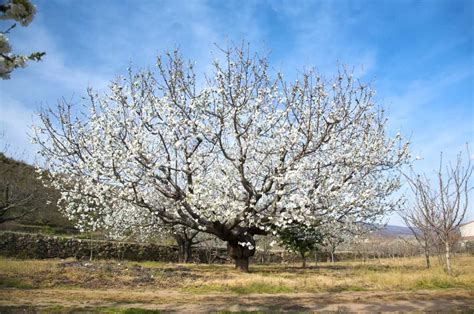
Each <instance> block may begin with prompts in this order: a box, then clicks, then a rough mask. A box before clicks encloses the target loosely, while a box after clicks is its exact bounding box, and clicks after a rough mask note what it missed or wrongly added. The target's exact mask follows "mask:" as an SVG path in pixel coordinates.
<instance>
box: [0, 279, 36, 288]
mask: <svg viewBox="0 0 474 314" xmlns="http://www.w3.org/2000/svg"><path fill="white" fill-rule="evenodd" d="M0 288H16V289H33V288H34V287H33V286H32V285H30V284H29V283H26V282H23V281H21V280H18V279H15V278H2V279H1V280H0Z"/></svg>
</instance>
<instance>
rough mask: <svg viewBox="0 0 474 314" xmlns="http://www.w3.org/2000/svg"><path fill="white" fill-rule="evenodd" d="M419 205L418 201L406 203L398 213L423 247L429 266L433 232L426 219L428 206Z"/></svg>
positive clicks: (428, 266)
mask: <svg viewBox="0 0 474 314" xmlns="http://www.w3.org/2000/svg"><path fill="white" fill-rule="evenodd" d="M420 205H421V203H419V202H416V203H415V204H413V205H412V204H410V205H407V206H405V207H404V208H403V209H402V210H401V211H400V212H399V214H400V217H402V219H403V221H404V222H405V225H406V226H407V227H408V228H409V229H410V230H411V232H412V233H413V236H414V237H415V239H416V241H417V242H418V243H419V244H420V246H421V247H422V248H423V252H424V255H425V261H426V268H430V267H431V262H430V253H431V247H432V246H433V240H434V237H435V234H434V233H433V228H432V225H431V223H430V222H429V220H428V217H429V216H430V213H429V210H428V208H427V207H425V206H420Z"/></svg>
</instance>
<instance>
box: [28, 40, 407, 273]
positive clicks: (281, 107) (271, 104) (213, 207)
mask: <svg viewBox="0 0 474 314" xmlns="http://www.w3.org/2000/svg"><path fill="white" fill-rule="evenodd" d="M222 60H223V61H215V62H214V63H213V67H212V68H213V74H212V75H211V76H205V78H203V79H198V78H197V76H196V74H195V72H194V64H193V63H187V62H184V61H183V59H182V57H181V56H180V54H179V53H178V52H177V51H175V52H173V53H169V54H167V56H165V57H160V58H158V62H157V74H154V73H152V72H150V71H142V72H139V73H136V74H134V73H132V72H131V71H130V73H129V76H128V77H119V78H118V79H116V80H115V81H114V82H112V83H111V84H110V92H109V93H108V94H106V95H99V94H97V93H94V92H93V91H92V90H89V93H88V95H89V97H88V100H86V101H84V103H83V104H82V106H83V107H81V108H76V107H74V106H72V104H71V103H66V102H60V103H59V104H58V107H57V109H54V110H53V109H47V110H44V111H42V112H41V113H40V118H41V121H42V123H41V125H37V126H36V127H35V128H34V130H35V134H36V135H35V136H34V141H35V142H36V143H38V144H39V145H40V151H39V152H40V154H41V155H42V156H44V157H45V158H46V159H47V160H48V165H49V170H50V171H51V173H52V175H53V176H54V177H55V180H54V181H53V182H54V185H55V186H56V187H57V188H59V189H60V190H61V191H62V201H63V202H64V204H65V206H66V207H65V211H66V212H67V213H68V215H70V216H71V217H81V215H83V216H84V217H86V216H88V215H87V214H88V213H89V212H91V211H109V212H110V213H112V214H110V215H109V216H110V217H118V216H120V215H122V214H124V215H127V213H126V212H128V213H129V215H134V216H141V215H154V216H157V217H159V218H160V219H159V220H158V221H163V222H165V223H167V224H176V225H183V226H187V227H189V228H192V229H195V230H199V231H203V232H206V233H209V234H213V235H215V236H217V237H218V238H220V239H222V240H223V241H226V242H227V245H228V253H229V255H230V257H232V258H233V259H234V260H235V264H236V267H237V268H240V269H242V270H248V263H249V257H251V256H253V254H254V252H255V241H254V235H264V234H268V233H269V232H274V233H276V232H277V231H278V230H279V229H281V228H283V227H285V226H286V225H288V224H292V223H293V222H295V221H296V222H298V223H302V224H307V225H311V224H312V223H313V222H314V221H318V223H323V224H326V225H330V224H331V223H332V222H334V221H338V222H341V221H350V222H353V223H357V222H359V221H374V220H377V219H378V218H380V217H381V216H383V215H384V214H385V213H386V212H387V211H389V210H392V209H394V207H395V206H396V200H394V199H388V198H387V196H388V195H390V194H391V193H392V192H393V191H395V190H396V189H397V188H398V187H399V175H398V173H397V171H396V170H397V168H398V167H399V166H401V165H402V164H403V163H404V162H406V160H407V156H408V153H407V150H408V144H407V143H402V140H401V138H400V136H399V135H397V136H395V137H394V138H389V137H388V136H387V135H386V131H385V123H386V119H385V118H384V116H383V111H382V110H380V109H379V108H378V107H377V106H376V104H375V102H374V100H373V95H374V92H373V90H372V89H371V88H370V87H369V86H368V85H365V84H363V83H360V82H359V81H358V80H355V79H354V78H353V77H352V75H351V74H350V73H347V72H346V71H340V73H338V74H337V76H336V77H335V78H334V79H333V80H330V81H329V80H325V79H323V78H322V77H320V76H319V75H318V74H317V73H316V72H315V71H307V72H304V73H302V74H301V76H300V78H299V80H297V81H295V82H292V83H291V82H288V81H286V80H285V79H284V78H283V75H282V74H281V73H275V74H272V73H271V71H270V70H269V66H268V62H267V60H266V59H265V58H262V57H260V56H258V55H256V54H255V55H254V54H252V53H250V52H249V49H248V48H246V47H245V46H244V45H242V46H236V47H231V48H229V49H226V50H223V58H222ZM69 204H75V205H74V206H72V205H71V206H69ZM97 205H101V206H97ZM122 209H126V212H125V211H123V210H122ZM120 212H122V213H120ZM98 214H99V213H98ZM103 214H104V213H101V214H100V215H103ZM89 217H90V216H89ZM117 221H119V220H117Z"/></svg>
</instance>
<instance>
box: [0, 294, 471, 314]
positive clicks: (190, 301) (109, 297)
mask: <svg viewBox="0 0 474 314" xmlns="http://www.w3.org/2000/svg"><path fill="white" fill-rule="evenodd" d="M15 308H16V310H20V309H23V310H25V309H36V310H41V309H43V310H44V311H48V312H49V311H58V312H69V311H88V310H89V311H101V310H102V311H108V310H112V309H116V310H118V311H120V310H126V309H137V308H138V309H146V310H158V311H166V312H168V311H171V312H181V313H204V312H219V311H237V312H240V311H289V312H292V311H296V312H302V311H303V312H306V311H308V312H313V311H337V312H341V311H342V312H346V311H348V312H380V311H384V312H385V311H403V312H407V311H408V312H413V311H415V312H418V311H428V312H433V311H441V312H446V311H469V310H471V311H474V292H472V291H460V290H447V291H442V292H440V291H416V292H374V291H369V292H365V291H364V292H339V293H328V292H326V293H298V294H292V293H284V294H281V293H279V294H249V295H245V296H242V295H235V294H226V293H212V294H205V295H196V294H191V293H179V292H174V291H167V290H156V291H149V290H141V291H130V290H118V289H107V290H90V289H87V290H86V289H38V290H36V289H35V290H20V289H4V290H1V291H0V309H3V310H9V311H12V310H14V309H15Z"/></svg>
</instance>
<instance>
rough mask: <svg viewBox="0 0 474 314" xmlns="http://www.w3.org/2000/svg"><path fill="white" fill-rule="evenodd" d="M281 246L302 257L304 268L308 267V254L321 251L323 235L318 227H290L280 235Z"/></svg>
mask: <svg viewBox="0 0 474 314" xmlns="http://www.w3.org/2000/svg"><path fill="white" fill-rule="evenodd" d="M278 236H279V238H280V242H281V244H282V245H283V246H284V247H285V248H286V249H287V250H290V251H293V252H295V253H298V254H299V255H300V256H301V260H302V263H303V264H302V267H303V268H305V267H306V256H307V253H309V252H311V251H315V250H318V249H319V246H320V245H321V244H322V243H323V234H322V233H321V231H320V230H319V229H318V228H317V227H308V226H306V225H294V226H289V227H287V228H285V229H283V230H282V231H280V233H279V234H278Z"/></svg>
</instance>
